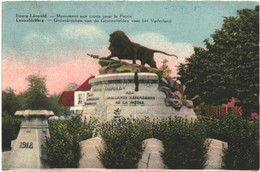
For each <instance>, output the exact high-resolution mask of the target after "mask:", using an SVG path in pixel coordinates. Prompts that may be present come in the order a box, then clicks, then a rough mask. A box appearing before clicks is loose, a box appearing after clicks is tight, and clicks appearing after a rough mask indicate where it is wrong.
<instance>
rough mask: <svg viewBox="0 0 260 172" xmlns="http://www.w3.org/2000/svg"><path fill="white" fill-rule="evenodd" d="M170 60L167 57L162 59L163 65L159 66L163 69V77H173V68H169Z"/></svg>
mask: <svg viewBox="0 0 260 172" xmlns="http://www.w3.org/2000/svg"><path fill="white" fill-rule="evenodd" d="M168 62H169V61H168V60H167V59H164V60H163V61H162V64H163V65H162V66H161V67H160V68H159V70H162V71H163V74H162V77H165V78H171V75H170V74H171V73H172V71H171V69H170V68H169V66H168V64H167V63H168Z"/></svg>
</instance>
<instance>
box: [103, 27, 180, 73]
mask: <svg viewBox="0 0 260 172" xmlns="http://www.w3.org/2000/svg"><path fill="white" fill-rule="evenodd" d="M109 42H110V46H109V48H108V49H109V50H110V51H111V54H110V55H109V56H108V57H106V59H110V58H112V57H118V58H119V59H128V60H133V64H136V60H140V61H141V64H142V65H145V64H148V65H150V66H151V67H153V68H156V62H155V60H154V58H153V54H154V53H162V54H165V55H167V56H175V57H176V58H178V57H177V56H176V55H174V54H168V53H166V52H163V51H160V50H153V49H149V48H147V47H144V46H142V45H140V44H137V43H134V42H132V41H131V40H130V39H129V38H128V37H127V36H126V35H125V33H124V32H122V31H115V32H113V33H112V34H110V39H109Z"/></svg>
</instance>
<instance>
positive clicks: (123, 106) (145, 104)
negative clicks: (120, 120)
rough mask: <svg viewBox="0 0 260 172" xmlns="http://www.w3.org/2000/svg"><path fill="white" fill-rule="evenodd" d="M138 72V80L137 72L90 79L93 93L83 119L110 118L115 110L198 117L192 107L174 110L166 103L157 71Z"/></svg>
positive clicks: (125, 114)
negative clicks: (155, 72) (136, 78)
mask: <svg viewBox="0 0 260 172" xmlns="http://www.w3.org/2000/svg"><path fill="white" fill-rule="evenodd" d="M137 75H138V80H137V81H136V80H135V78H134V77H135V74H134V73H120V74H104V75H98V76H96V77H95V78H93V79H91V80H90V81H89V83H90V84H91V86H92V88H91V90H90V93H89V95H91V97H88V98H87V101H86V102H85V106H84V111H83V119H84V118H85V117H86V118H87V120H88V119H90V117H93V118H97V119H101V120H111V119H113V118H115V117H117V116H118V115H115V113H114V112H115V111H118V112H119V111H120V117H129V116H132V117H138V118H143V117H144V116H148V117H150V118H151V119H157V118H168V117H174V116H182V117H184V118H187V119H196V118H197V117H196V115H195V113H194V111H193V109H192V108H187V107H182V108H181V109H180V110H175V109H173V108H171V107H167V106H166V105H165V102H164V101H165V98H166V95H165V94H164V93H163V92H162V91H160V90H159V84H158V82H159V81H158V76H157V75H156V74H153V73H145V72H143V73H138V74H137ZM136 82H138V83H136ZM136 86H138V89H136Z"/></svg>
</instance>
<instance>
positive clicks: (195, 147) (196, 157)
mask: <svg viewBox="0 0 260 172" xmlns="http://www.w3.org/2000/svg"><path fill="white" fill-rule="evenodd" d="M102 127H103V128H102V130H101V135H102V137H103V139H104V141H105V142H106V148H105V149H104V150H101V151H100V157H101V161H102V162H103V164H104V166H105V167H106V168H136V167H137V163H138V161H139V160H140V158H141V153H142V141H143V140H145V139H147V138H152V137H153V138H157V139H160V140H162V141H163V143H164V147H165V153H164V154H163V158H164V161H165V164H166V165H167V166H168V167H169V168H175V169H176V168H186V169H187V168H190V169H192V168H196V169H197V168H202V167H203V165H204V163H205V160H206V159H205V158H206V157H205V152H206V146H205V145H204V141H205V136H206V135H205V133H206V132H205V131H204V130H203V128H202V126H200V125H199V123H198V122H188V121H186V120H184V119H181V118H176V119H175V120H171V119H169V120H161V121H158V122H151V121H150V120H149V119H147V118H146V119H142V120H140V119H125V118H121V119H116V120H113V121H110V122H106V123H104V124H103V125H102Z"/></svg>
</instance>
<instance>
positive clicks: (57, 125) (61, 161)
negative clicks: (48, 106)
mask: <svg viewBox="0 0 260 172" xmlns="http://www.w3.org/2000/svg"><path fill="white" fill-rule="evenodd" d="M93 123H94V122H89V123H86V122H84V123H82V122H81V117H79V116H77V117H73V118H71V119H70V120H49V131H50V136H51V137H50V138H48V139H47V140H46V143H45V145H44V148H43V152H44V154H45V155H46V157H47V159H45V161H46V163H47V164H49V166H50V167H51V168H77V167H78V163H79V160H80V147H79V142H80V141H82V140H86V139H88V138H90V137H91V136H92V134H93V132H92V131H93V126H92V124H93Z"/></svg>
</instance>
